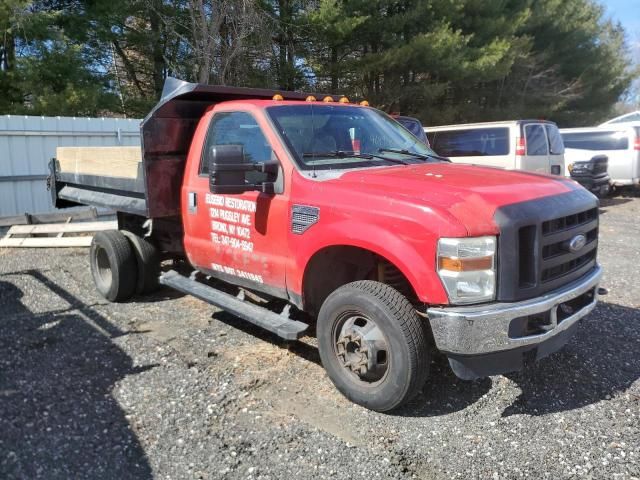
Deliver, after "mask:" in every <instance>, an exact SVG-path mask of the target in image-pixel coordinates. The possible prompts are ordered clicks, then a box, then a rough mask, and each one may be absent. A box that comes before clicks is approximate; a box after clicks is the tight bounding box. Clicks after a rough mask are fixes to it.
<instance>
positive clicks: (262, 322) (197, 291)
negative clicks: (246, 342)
mask: <svg viewBox="0 0 640 480" xmlns="http://www.w3.org/2000/svg"><path fill="white" fill-rule="evenodd" d="M160 283H161V284H162V285H166V286H168V287H171V288H174V289H176V290H178V291H180V292H183V293H187V294H189V295H193V296H194V297H196V298H199V299H200V300H204V301H205V302H207V303H210V304H212V305H215V306H216V307H219V308H221V309H222V310H225V311H227V312H229V313H233V314H234V315H236V316H238V317H240V318H242V319H243V320H246V321H247V322H249V323H252V324H254V325H257V326H258V327H261V328H264V329H265V330H268V331H270V332H272V333H275V334H276V335H278V336H279V337H281V338H284V339H285V340H297V339H298V338H300V337H301V336H302V335H303V334H304V331H305V330H306V329H307V328H308V327H309V326H308V325H307V324H306V323H302V322H298V321H297V320H291V319H290V318H287V317H285V316H283V315H278V314H277V313H274V312H272V311H271V310H267V309H266V308H263V307H259V306H258V305H254V304H252V303H249V302H245V301H243V300H240V299H238V298H236V297H234V296H233V295H229V294H228V293H225V292H222V291H220V290H217V289H215V288H213V287H209V286H207V285H205V284H203V283H200V282H198V281H197V280H192V279H190V278H187V277H185V276H183V275H180V274H179V273H178V272H176V271H174V270H170V271H168V272H166V273H163V274H162V275H161V276H160Z"/></svg>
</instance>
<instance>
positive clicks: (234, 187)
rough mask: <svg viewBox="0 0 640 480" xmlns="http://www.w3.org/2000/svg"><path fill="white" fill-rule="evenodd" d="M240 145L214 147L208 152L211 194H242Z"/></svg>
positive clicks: (245, 188)
mask: <svg viewBox="0 0 640 480" xmlns="http://www.w3.org/2000/svg"><path fill="white" fill-rule="evenodd" d="M245 165H246V163H245V161H244V152H243V148H242V145H214V146H213V147H211V150H210V151H209V189H210V190H211V192H212V193H242V192H246V191H248V190H251V189H250V188H247V187H248V185H247V184H246V181H245V170H244V167H245Z"/></svg>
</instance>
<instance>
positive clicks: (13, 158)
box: [0, 115, 141, 217]
mask: <svg viewBox="0 0 640 480" xmlns="http://www.w3.org/2000/svg"><path fill="white" fill-rule="evenodd" d="M140 122H141V120H139V119H122V118H75V117H29V116H16V115H4V116H0V217H3V216H9V215H20V214H23V213H46V212H50V211H53V210H54V208H53V206H52V205H51V196H50V194H49V192H48V191H47V187H46V178H47V176H48V175H49V168H48V164H49V160H51V158H53V157H54V156H55V154H56V147H64V146H118V145H123V146H127V145H140Z"/></svg>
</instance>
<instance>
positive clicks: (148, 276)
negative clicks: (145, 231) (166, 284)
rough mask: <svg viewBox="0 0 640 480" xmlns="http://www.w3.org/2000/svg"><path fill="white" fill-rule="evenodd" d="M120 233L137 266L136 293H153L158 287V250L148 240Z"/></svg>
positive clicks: (132, 234) (131, 234)
mask: <svg viewBox="0 0 640 480" xmlns="http://www.w3.org/2000/svg"><path fill="white" fill-rule="evenodd" d="M122 233H123V234H124V236H125V237H127V240H129V243H130V244H131V247H132V248H133V253H134V254H135V257H136V264H137V266H138V281H137V283H136V293H138V294H141V295H144V294H147V293H153V292H155V291H156V290H157V289H158V287H159V285H160V284H159V282H158V278H159V276H160V255H159V254H158V249H157V248H156V247H155V245H153V244H152V243H151V242H150V241H149V240H147V239H145V238H142V237H140V236H138V235H136V234H135V233H132V232H129V231H126V230H123V231H122Z"/></svg>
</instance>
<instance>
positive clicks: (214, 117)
mask: <svg viewBox="0 0 640 480" xmlns="http://www.w3.org/2000/svg"><path fill="white" fill-rule="evenodd" d="M141 133H142V153H141V161H140V163H139V168H138V170H137V175H135V176H134V177H132V178H129V177H126V178H125V177H121V176H119V175H118V172H117V171H113V174H112V175H95V174H94V175H92V174H83V173H82V172H77V171H76V172H71V173H70V172H65V171H64V170H63V169H61V168H60V165H59V163H58V162H57V161H56V160H55V159H54V160H53V161H52V163H51V166H50V168H51V177H50V188H51V192H52V197H53V201H54V204H55V205H56V206H57V207H60V208H64V207H70V206H77V205H93V206H101V207H108V208H111V209H113V210H115V211H116V212H117V218H118V225H119V230H117V231H108V232H102V233H98V234H97V235H96V236H95V237H94V239H93V244H92V247H91V250H90V264H91V271H92V273H93V278H94V281H95V285H96V287H97V289H98V291H99V292H100V293H101V294H102V295H103V296H104V297H105V298H107V299H109V300H111V301H124V300H127V299H129V298H130V297H131V296H132V295H134V294H136V293H138V294H144V293H146V292H150V291H151V290H153V289H154V288H155V287H156V286H157V285H158V283H160V284H162V285H165V286H167V287H171V288H173V289H176V290H179V291H181V292H185V293H187V294H191V295H194V296H196V297H198V298H200V299H202V300H205V301H207V302H209V303H211V304H213V305H216V306H218V307H220V308H222V309H225V310H227V311H229V312H231V313H233V314H235V315H236V316H238V317H240V318H241V319H243V320H245V321H247V322H251V323H253V324H256V325H259V326H260V327H263V328H265V329H267V330H269V331H271V332H274V333H275V334H277V335H279V336H280V337H282V338H285V339H288V340H295V339H297V338H300V337H301V336H302V335H304V334H305V331H307V329H308V327H309V325H310V324H311V322H315V324H316V332H317V341H318V347H319V351H320V357H321V360H322V364H323V365H324V367H325V369H326V371H327V373H328V375H329V377H330V378H331V380H332V381H333V383H334V384H335V386H336V387H337V388H338V389H339V390H340V391H341V392H342V393H343V394H344V395H345V396H346V397H348V398H349V399H351V400H352V401H354V402H356V403H359V404H361V405H364V406H366V407H367V408H370V409H373V410H378V411H388V410H391V409H394V408H396V407H399V406H400V405H402V404H403V403H404V402H406V401H407V400H408V399H410V398H411V397H412V396H413V395H414V394H416V393H417V392H418V391H419V390H420V389H421V388H422V387H423V386H424V384H425V382H426V381H427V378H428V374H429V365H430V358H431V355H432V354H433V353H434V352H441V353H443V354H444V355H446V356H447V357H448V360H449V363H450V365H451V367H452V369H453V371H454V372H455V373H456V375H458V376H459V377H460V378H463V379H475V378H480V377H484V376H488V375H494V374H499V373H505V372H509V371H515V370H519V369H520V368H521V367H522V365H523V362H524V361H525V360H529V359H539V358H541V357H544V356H546V355H549V354H550V353H552V352H554V351H556V350H558V349H559V348H561V347H562V346H563V345H564V344H565V343H566V342H567V341H568V340H569V338H570V337H571V336H572V335H573V333H574V332H575V330H576V328H577V327H578V324H579V320H580V319H581V318H582V317H584V316H585V315H586V314H588V313H589V312H590V311H591V310H593V308H594V307H595V305H596V301H597V286H598V282H599V280H600V278H601V274H602V272H601V268H600V266H599V265H598V263H597V260H596V252H597V246H598V201H597V199H596V198H595V197H594V196H593V195H591V194H590V193H589V192H587V191H586V190H585V189H583V188H582V187H580V186H579V185H577V184H576V183H574V182H573V181H571V180H566V179H563V178H558V177H550V176H545V175H538V174H531V173H523V172H515V171H504V170H499V169H492V168H481V167H475V166H470V165H463V164H452V163H449V162H447V161H446V159H442V158H440V157H437V155H435V154H434V152H433V151H431V150H430V149H429V148H428V147H427V146H426V145H425V144H423V143H421V142H419V141H417V139H416V138H415V137H413V136H412V135H411V134H410V133H409V132H408V131H407V130H406V129H404V128H403V127H401V126H400V125H399V124H398V123H396V122H395V121H394V120H393V119H391V118H390V117H389V116H387V115H386V114H384V113H382V112H380V111H378V110H376V109H374V108H371V107H369V106H367V105H366V104H364V105H363V104H352V103H349V101H348V100H347V99H346V98H344V97H338V96H326V97H319V98H318V99H317V100H316V98H314V97H311V96H308V95H305V94H301V93H293V92H276V91H270V90H256V89H242V88H233V87H219V86H207V85H199V84H191V83H186V82H181V81H179V80H176V79H169V80H167V84H166V85H165V90H164V92H163V97H162V99H161V100H160V102H159V103H158V105H157V106H156V107H155V108H154V109H153V110H152V111H151V113H150V114H149V115H148V116H147V117H146V118H145V119H144V121H143V122H142V126H141ZM168 260H172V261H173V262H170V261H168ZM161 262H162V263H161ZM161 265H162V266H161ZM245 293H246V294H245ZM258 297H259V298H260V299H265V300H268V301H270V303H269V305H273V304H274V302H275V304H278V303H279V304H280V305H281V306H282V309H281V310H274V309H267V308H265V307H263V306H261V305H264V303H262V302H259V301H255V300H256V299H257V298H258ZM298 311H300V312H305V313H306V315H293V316H292V313H293V312H298ZM301 318H302V319H306V320H305V321H301Z"/></svg>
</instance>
